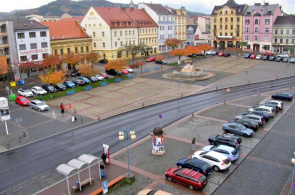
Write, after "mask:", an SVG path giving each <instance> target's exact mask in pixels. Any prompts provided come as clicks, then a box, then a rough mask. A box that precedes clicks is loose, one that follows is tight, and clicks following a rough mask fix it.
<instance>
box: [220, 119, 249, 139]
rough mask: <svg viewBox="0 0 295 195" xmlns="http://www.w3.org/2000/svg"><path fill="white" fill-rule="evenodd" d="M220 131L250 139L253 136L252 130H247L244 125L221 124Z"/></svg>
mask: <svg viewBox="0 0 295 195" xmlns="http://www.w3.org/2000/svg"><path fill="white" fill-rule="evenodd" d="M222 129H223V130H224V131H225V132H226V133H232V134H236V135H242V136H244V137H252V136H253V135H254V131H253V130H252V129H248V128H246V127H245V126H244V125H241V124H239V123H235V122H233V123H225V124H223V126H222Z"/></svg>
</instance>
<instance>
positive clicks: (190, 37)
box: [186, 25, 198, 46]
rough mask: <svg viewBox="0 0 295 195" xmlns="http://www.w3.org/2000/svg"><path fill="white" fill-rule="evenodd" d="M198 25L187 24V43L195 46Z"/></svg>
mask: <svg viewBox="0 0 295 195" xmlns="http://www.w3.org/2000/svg"><path fill="white" fill-rule="evenodd" d="M197 27H198V25H187V26H186V37H187V40H186V45H190V46H194V45H195V32H196V30H197Z"/></svg>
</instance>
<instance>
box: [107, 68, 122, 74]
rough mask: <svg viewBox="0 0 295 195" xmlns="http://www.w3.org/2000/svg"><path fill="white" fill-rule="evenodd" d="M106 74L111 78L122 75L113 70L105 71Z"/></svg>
mask: <svg viewBox="0 0 295 195" xmlns="http://www.w3.org/2000/svg"><path fill="white" fill-rule="evenodd" d="M106 73H107V74H109V75H113V76H117V75H118V76H121V75H122V72H118V71H116V70H114V69H110V70H106Z"/></svg>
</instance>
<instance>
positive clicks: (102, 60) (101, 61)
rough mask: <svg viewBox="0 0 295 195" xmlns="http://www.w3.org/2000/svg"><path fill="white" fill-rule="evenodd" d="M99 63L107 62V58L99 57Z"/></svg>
mask: <svg viewBox="0 0 295 195" xmlns="http://www.w3.org/2000/svg"><path fill="white" fill-rule="evenodd" d="M99 63H105V64H106V63H109V61H108V60H107V59H101V60H99Z"/></svg>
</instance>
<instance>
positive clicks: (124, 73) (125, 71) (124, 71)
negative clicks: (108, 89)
mask: <svg viewBox="0 0 295 195" xmlns="http://www.w3.org/2000/svg"><path fill="white" fill-rule="evenodd" d="M121 72H122V74H123V75H126V74H128V73H129V71H128V70H121Z"/></svg>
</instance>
